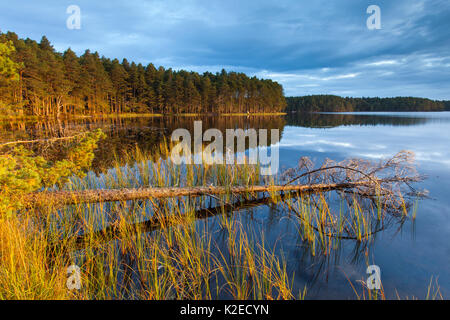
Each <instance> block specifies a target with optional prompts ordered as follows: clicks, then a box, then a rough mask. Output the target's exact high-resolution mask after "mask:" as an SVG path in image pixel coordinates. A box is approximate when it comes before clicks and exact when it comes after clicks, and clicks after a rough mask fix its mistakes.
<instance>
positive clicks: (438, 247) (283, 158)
mask: <svg viewBox="0 0 450 320" xmlns="http://www.w3.org/2000/svg"><path fill="white" fill-rule="evenodd" d="M195 120H202V121H203V127H204V130H206V129H208V128H218V129H219V130H221V131H222V132H224V130H225V129H227V128H243V129H245V128H256V129H271V128H278V129H280V133H281V141H280V142H279V147H280V165H281V169H282V170H283V169H287V168H289V167H293V166H296V165H297V162H298V160H299V159H300V158H301V157H303V156H307V157H310V158H311V159H312V160H313V161H314V162H316V163H321V162H322V161H323V160H325V159H326V158H330V159H333V160H337V161H340V160H343V159H346V158H349V157H352V158H355V157H356V158H365V159H371V160H380V159H383V158H388V157H391V156H393V155H394V154H396V153H397V152H399V151H401V150H411V151H413V152H414V153H415V154H416V159H417V165H418V170H419V173H421V174H424V175H427V177H428V178H427V179H426V180H425V181H424V182H422V183H421V184H420V185H419V186H418V187H419V189H427V190H428V191H429V196H430V198H429V199H424V200H420V201H419V203H418V210H417V218H416V220H415V222H413V221H412V220H407V221H406V222H405V223H404V224H403V225H401V226H395V227H392V228H387V229H386V230H384V231H383V232H381V233H379V234H377V236H376V238H375V239H374V241H373V243H371V244H370V246H367V247H362V246H361V244H358V243H356V242H354V241H353V240H348V241H345V242H344V243H343V245H342V249H341V250H339V251H338V252H336V253H334V254H332V255H327V256H322V255H321V256H312V255H311V254H310V252H309V250H308V249H307V247H306V246H305V245H304V244H303V243H302V241H301V239H300V238H299V235H298V232H297V230H296V227H295V226H293V225H292V223H290V221H289V219H286V215H287V214H288V213H287V212H284V211H283V210H280V208H277V207H276V206H275V207H274V206H269V207H268V206H261V207H259V208H257V209H252V210H251V211H250V210H241V211H239V212H237V213H236V215H235V216H236V217H235V218H236V219H240V220H241V221H242V222H243V224H244V225H246V227H247V228H249V229H253V231H255V230H256V232H257V233H258V234H259V236H258V238H259V239H262V238H264V239H265V241H266V242H267V243H268V244H269V245H276V246H277V252H280V254H281V252H282V253H283V256H284V258H285V260H286V261H287V265H288V273H290V274H293V273H295V279H294V287H295V290H296V291H298V290H301V289H302V288H303V287H304V286H305V285H306V286H307V288H308V295H307V297H308V298H311V299H328V298H333V299H335V298H340V299H352V298H355V297H356V296H355V294H354V292H353V290H352V288H351V286H350V284H349V280H350V281H352V283H353V284H356V282H357V280H361V279H366V278H367V275H366V274H365V271H366V267H367V263H368V262H369V263H370V264H376V265H378V266H379V267H380V268H381V278H382V282H383V286H384V289H385V292H386V294H387V297H388V298H395V297H396V294H398V295H399V296H400V297H403V298H404V297H406V296H409V297H411V296H413V295H414V296H416V297H419V298H424V297H425V295H426V292H427V286H428V284H429V281H430V279H431V277H438V279H439V284H440V286H441V292H442V294H443V296H444V297H446V298H448V297H450V272H449V264H450V244H449V236H450V209H449V208H450V148H449V146H450V112H441V113H392V112H389V113H350V114H348V113H338V114H307V115H305V114H294V115H288V116H272V117H248V118H247V117H222V118H217V117H204V118H201V117H197V118H196V117H178V118H177V117H162V118H137V119H104V120H100V119H96V120H92V119H83V120H75V121H50V122H35V121H31V122H2V123H0V128H1V129H2V130H1V132H2V133H1V135H0V137H1V139H2V140H3V141H9V140H13V139H33V138H45V137H50V136H60V135H65V134H70V133H73V132H77V131H79V130H80V129H94V128H98V127H101V128H103V129H104V131H105V132H106V133H107V135H108V138H107V139H106V140H105V141H103V142H101V144H100V146H99V149H98V150H97V151H96V159H95V162H94V167H95V171H97V172H99V171H101V170H105V169H107V168H108V167H109V166H110V164H111V163H112V161H113V159H114V157H115V154H116V155H118V157H119V158H120V154H121V153H122V152H124V151H126V150H131V149H133V148H134V147H135V146H136V145H138V146H139V147H140V148H141V149H144V150H150V151H151V150H154V149H156V145H158V143H159V142H161V141H162V140H163V139H164V138H168V137H169V136H170V134H171V132H172V131H173V130H175V129H177V128H186V129H188V130H190V131H192V130H193V123H194V121H195ZM192 134H193V132H192ZM40 148H41V147H38V146H36V151H38V152H39V151H42V150H41V149H40ZM45 151H46V152H47V155H48V156H49V157H55V158H57V157H58V153H57V152H54V153H52V151H51V150H47V149H46V150H45ZM116 157H117V156H116ZM250 213H251V214H250ZM216 222H217V221H215V220H214V218H211V219H210V221H209V222H208V223H210V224H211V226H213V227H212V228H211V230H214V225H215V223H216ZM215 231H216V232H215V237H217V239H218V241H219V240H220V239H221V236H223V235H221V234H220V232H219V231H217V229H216V230H215ZM222 240H223V239H222ZM261 241H262V240H261Z"/></svg>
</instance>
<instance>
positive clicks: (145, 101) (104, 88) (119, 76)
mask: <svg viewBox="0 0 450 320" xmlns="http://www.w3.org/2000/svg"><path fill="white" fill-rule="evenodd" d="M0 45H2V47H0V64H1V61H2V59H3V60H5V61H7V60H8V59H10V61H11V62H12V63H15V64H16V65H15V67H16V69H17V74H18V76H17V77H15V76H13V75H10V74H9V73H11V72H9V73H8V72H6V71H5V72H3V74H2V73H0V114H3V115H5V114H6V115H34V116H60V115H61V116H62V115H95V114H119V113H162V114H180V113H259V112H267V113H268V112H282V111H283V110H284V109H285V107H286V102H285V98H284V94H283V88H282V86H281V85H280V84H278V83H277V82H274V81H272V80H262V79H258V78H256V77H251V78H250V77H248V76H246V75H245V74H243V73H236V72H226V71H225V70H222V71H221V72H220V73H215V74H213V73H210V72H205V73H203V74H199V73H197V72H189V71H184V70H179V71H175V70H172V69H171V68H169V69H165V68H164V67H159V68H156V67H155V66H154V65H153V64H151V63H150V64H148V65H147V66H144V65H142V64H140V63H138V64H137V63H135V62H129V61H128V60H127V59H123V60H122V61H121V62H120V61H119V60H118V59H110V58H106V57H104V56H102V57H100V55H99V54H98V53H97V52H94V53H93V52H90V51H89V50H86V51H85V52H84V54H82V55H81V56H77V55H76V54H75V52H74V51H72V50H71V49H70V48H69V49H67V50H66V51H65V52H63V53H59V52H56V51H55V49H54V48H53V46H52V45H51V43H50V41H49V40H48V39H47V38H46V37H45V36H44V37H42V39H41V40H40V42H39V43H38V42H36V41H34V40H31V39H29V38H27V39H20V38H19V37H18V36H17V35H16V34H15V33H13V32H7V33H0ZM1 48H4V49H3V50H2V49H1ZM0 67H1V65H0ZM12 69H14V67H13V68H12ZM5 70H6V69H5ZM13 73H14V72H12V74H13Z"/></svg>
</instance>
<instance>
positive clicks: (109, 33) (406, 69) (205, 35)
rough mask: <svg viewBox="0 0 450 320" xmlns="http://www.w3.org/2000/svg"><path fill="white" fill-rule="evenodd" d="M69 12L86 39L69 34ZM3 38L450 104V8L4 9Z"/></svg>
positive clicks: (0, 0) (150, 2)
mask: <svg viewBox="0 0 450 320" xmlns="http://www.w3.org/2000/svg"><path fill="white" fill-rule="evenodd" d="M69 5H78V6H79V7H80V9H81V29H80V30H70V29H68V28H67V27H66V20H67V18H68V17H69V14H67V13H66V10H67V7H68V6H69ZM369 5H378V6H379V7H380V9H381V29H379V30H369V29H368V28H367V25H366V20H367V19H368V18H369V16H370V14H368V13H367V12H366V10H367V8H368V6H369ZM0 30H1V31H2V32H5V31H14V32H16V33H17V34H18V35H19V36H20V37H25V38H26V37H29V38H31V39H35V40H39V39H40V38H41V37H42V35H46V36H47V37H48V38H49V39H50V41H51V42H52V43H53V44H54V46H55V48H56V49H57V50H58V51H64V50H65V49H67V48H68V47H71V48H72V49H73V50H75V51H76V52H77V53H78V54H82V53H83V52H84V50H85V49H88V48H89V49H91V51H98V52H99V53H100V55H105V56H107V57H110V58H119V59H122V58H127V59H129V60H133V61H136V62H141V63H143V64H147V63H150V62H152V63H154V64H155V65H156V66H159V65H163V66H165V67H172V68H174V69H187V70H194V71H199V72H203V71H211V72H216V71H220V70H221V69H222V68H225V69H226V70H229V71H232V70H233V71H240V72H245V73H247V74H249V75H256V76H258V77H263V78H271V79H273V80H276V81H278V82H280V83H281V84H283V86H284V89H285V93H286V95H308V94H336V95H341V96H383V97H384V96H405V95H407V96H410V95H412V96H419V97H429V98H434V99H450V1H449V0H387V1H382V0H370V1H364V0H358V1H356V0H338V1H329V0H308V1H304V0H270V1H269V0H220V1H218V0H190V1H189V0H124V1H114V0H109V1H103V0H68V1H67V0H54V1H50V0H40V1H36V0H18V1H11V0H0Z"/></svg>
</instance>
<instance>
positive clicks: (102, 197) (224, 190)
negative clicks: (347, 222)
mask: <svg viewBox="0 0 450 320" xmlns="http://www.w3.org/2000/svg"><path fill="white" fill-rule="evenodd" d="M405 181H406V180H405V179H402V180H400V181H398V180H396V179H372V180H370V181H356V182H346V183H333V184H312V185H285V186H283V185H272V186H248V187H247V186H234V187H215V186H207V187H185V188H179V187H167V188H139V189H99V190H83V191H46V192H36V193H31V194H28V195H27V196H25V201H26V203H27V204H29V205H31V206H41V207H42V206H49V205H53V206H64V205H71V204H77V203H99V202H111V201H129V200H139V199H150V198H154V199H160V198H175V197H185V196H189V197H197V196H207V195H222V194H245V193H247V194H256V193H258V192H269V193H270V192H299V193H308V192H322V191H331V190H343V189H353V188H357V187H373V188H374V187H377V186H379V185H381V184H382V183H389V182H405Z"/></svg>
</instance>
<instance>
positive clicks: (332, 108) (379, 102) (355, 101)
mask: <svg viewBox="0 0 450 320" xmlns="http://www.w3.org/2000/svg"><path fill="white" fill-rule="evenodd" d="M286 102H287V107H286V110H287V111H288V112H361V111H366V112H367V111H445V110H448V111H450V101H436V100H430V99H424V98H414V97H396V98H378V97H375V98H350V97H346V98H343V97H339V96H335V95H312V96H303V97H287V98H286Z"/></svg>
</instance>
